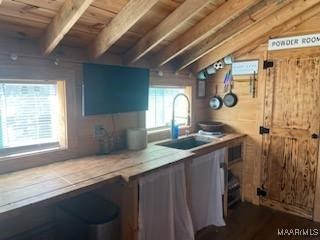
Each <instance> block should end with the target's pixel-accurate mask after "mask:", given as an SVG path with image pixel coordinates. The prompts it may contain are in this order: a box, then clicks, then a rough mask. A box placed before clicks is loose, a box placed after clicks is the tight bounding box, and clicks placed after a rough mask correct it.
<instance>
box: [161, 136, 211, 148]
mask: <svg viewBox="0 0 320 240" xmlns="http://www.w3.org/2000/svg"><path fill="white" fill-rule="evenodd" d="M210 142H212V140H209V139H207V138H202V137H199V136H190V137H186V138H180V139H175V140H170V141H167V142H162V143H158V144H157V145H160V146H164V147H170V148H176V149H182V150H188V149H192V148H196V147H199V146H202V145H204V144H208V143H210Z"/></svg>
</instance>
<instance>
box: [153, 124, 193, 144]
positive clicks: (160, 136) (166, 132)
mask: <svg viewBox="0 0 320 240" xmlns="http://www.w3.org/2000/svg"><path fill="white" fill-rule="evenodd" d="M188 128H190V127H186V126H181V127H179V135H183V134H184V133H185V130H186V129H188ZM170 132H171V129H170V128H167V127H164V128H158V129H150V130H147V135H148V142H156V141H161V140H164V139H168V138H170Z"/></svg>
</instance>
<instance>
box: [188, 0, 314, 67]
mask: <svg viewBox="0 0 320 240" xmlns="http://www.w3.org/2000/svg"><path fill="white" fill-rule="evenodd" d="M319 2H320V0H294V1H293V2H291V3H290V4H288V5H286V6H285V7H283V8H281V9H279V10H278V11H276V12H274V13H272V14H270V15H269V16H268V17H266V18H264V19H262V20H260V21H258V22H256V23H255V24H254V25H253V26H252V27H250V28H249V29H247V30H245V31H243V32H240V33H238V34H235V35H234V36H233V37H232V38H231V39H229V40H228V41H227V42H225V43H224V44H223V45H221V46H219V47H218V48H215V49H214V50H212V51H210V52H209V53H207V54H206V55H205V56H203V57H202V58H200V59H199V60H198V61H197V62H195V63H194V66H193V68H192V69H193V70H194V71H195V72H198V71H200V70H202V69H204V68H206V67H208V66H209V65H210V64H212V63H214V62H216V61H218V60H220V59H222V58H223V57H225V56H227V55H229V54H232V53H234V52H236V51H238V50H240V49H241V48H243V47H244V46H246V45H247V44H249V43H250V42H252V41H254V40H257V39H258V38H259V37H261V36H263V35H264V34H266V33H268V32H270V31H271V30H272V29H273V28H275V27H278V26H280V25H281V24H283V23H285V22H286V21H288V20H290V19H291V18H294V17H296V16H298V15H299V14H301V13H303V12H304V11H306V10H308V9H309V8H311V7H313V6H315V5H316V4H317V3H319Z"/></svg>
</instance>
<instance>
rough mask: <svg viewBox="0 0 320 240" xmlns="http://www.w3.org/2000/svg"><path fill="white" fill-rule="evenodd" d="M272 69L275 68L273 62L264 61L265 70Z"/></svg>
mask: <svg viewBox="0 0 320 240" xmlns="http://www.w3.org/2000/svg"><path fill="white" fill-rule="evenodd" d="M272 67H273V62H272V61H268V60H265V61H263V69H268V68H272Z"/></svg>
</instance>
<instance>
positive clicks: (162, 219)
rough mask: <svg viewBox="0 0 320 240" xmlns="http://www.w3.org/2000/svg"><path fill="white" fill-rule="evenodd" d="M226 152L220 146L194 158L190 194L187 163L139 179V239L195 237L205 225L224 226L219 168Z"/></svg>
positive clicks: (189, 239)
mask: <svg viewBox="0 0 320 240" xmlns="http://www.w3.org/2000/svg"><path fill="white" fill-rule="evenodd" d="M224 153H225V150H224V149H219V150H216V151H214V152H212V153H209V154H206V155H203V156H200V157H197V158H195V159H193V160H191V164H188V165H189V166H190V174H189V175H188V177H190V179H188V181H189V182H190V189H189V190H190V193H189V194H188V193H187V188H186V181H187V180H186V174H185V165H184V163H181V164H178V165H175V166H171V167H168V168H166V169H162V170H159V171H157V172H155V173H152V174H149V175H146V176H144V177H141V178H140V179H139V240H164V239H166V240H193V239H194V235H195V233H196V232H197V231H198V230H200V229H202V228H204V227H206V226H209V225H216V226H224V225H225V222H224V219H223V204H222V194H223V189H222V186H223V182H222V180H223V177H221V170H220V162H223V160H224ZM187 196H191V199H190V206H188V203H187Z"/></svg>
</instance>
